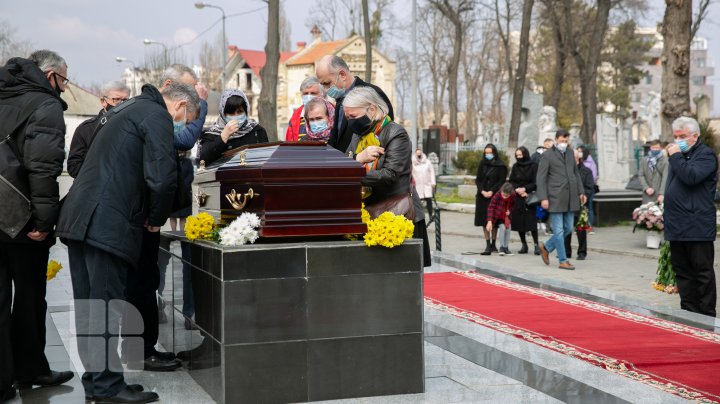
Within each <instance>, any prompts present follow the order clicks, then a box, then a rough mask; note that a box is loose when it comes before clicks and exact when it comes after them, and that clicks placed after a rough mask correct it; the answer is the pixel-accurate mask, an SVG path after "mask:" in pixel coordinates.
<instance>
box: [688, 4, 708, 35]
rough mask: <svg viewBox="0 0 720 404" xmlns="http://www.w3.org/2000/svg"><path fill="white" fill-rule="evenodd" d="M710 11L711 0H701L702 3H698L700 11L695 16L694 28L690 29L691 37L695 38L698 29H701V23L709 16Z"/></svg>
mask: <svg viewBox="0 0 720 404" xmlns="http://www.w3.org/2000/svg"><path fill="white" fill-rule="evenodd" d="M709 11H710V0H700V3H698V12H697V14H696V15H695V18H693V20H694V21H693V23H692V29H691V31H690V38H691V39H692V38H695V34H697V32H698V30H699V29H700V24H702V22H703V20H704V19H705V17H707V15H708V12H709Z"/></svg>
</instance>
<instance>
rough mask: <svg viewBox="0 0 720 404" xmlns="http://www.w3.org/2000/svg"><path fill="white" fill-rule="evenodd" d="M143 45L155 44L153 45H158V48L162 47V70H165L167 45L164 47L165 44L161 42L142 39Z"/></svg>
mask: <svg viewBox="0 0 720 404" xmlns="http://www.w3.org/2000/svg"><path fill="white" fill-rule="evenodd" d="M143 43H144V44H145V45H152V44H155V45H160V46H162V47H163V55H164V56H163V68H166V67H167V66H168V48H167V45H165V44H164V43H162V42H159V41H154V40H152V39H147V38H145V39H143Z"/></svg>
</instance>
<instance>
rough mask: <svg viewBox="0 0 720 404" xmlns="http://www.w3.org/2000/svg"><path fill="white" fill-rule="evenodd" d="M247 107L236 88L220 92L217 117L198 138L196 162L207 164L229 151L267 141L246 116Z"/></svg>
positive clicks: (244, 98) (240, 92)
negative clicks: (218, 114)
mask: <svg viewBox="0 0 720 404" xmlns="http://www.w3.org/2000/svg"><path fill="white" fill-rule="evenodd" d="M248 105H250V104H249V103H248V99H247V97H246V96H245V93H244V92H242V91H240V90H237V89H230V90H225V91H224V92H223V94H222V97H221V98H220V116H218V119H217V120H216V121H215V124H213V125H212V126H211V127H210V129H208V130H207V131H205V133H203V135H202V137H201V138H200V149H199V152H198V160H200V161H204V162H205V165H210V164H212V162H213V161H215V160H217V159H218V158H220V156H222V154H223V153H225V152H226V151H228V150H231V149H236V148H238V147H240V146H245V145H249V144H257V143H267V142H268V137H267V132H266V131H265V129H264V128H263V127H262V126H260V124H258V123H257V122H256V121H255V120H254V119H252V118H249V117H248V115H247V113H248Z"/></svg>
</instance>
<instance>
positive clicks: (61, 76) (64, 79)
mask: <svg viewBox="0 0 720 404" xmlns="http://www.w3.org/2000/svg"><path fill="white" fill-rule="evenodd" d="M52 73H53V74H54V75H56V76H60V78H61V79H62V80H61V81H60V82H61V83H62V84H63V85H64V86H66V85H67V83H69V82H70V79H69V78H67V77H65V76H63V75H62V74H60V73H58V72H52Z"/></svg>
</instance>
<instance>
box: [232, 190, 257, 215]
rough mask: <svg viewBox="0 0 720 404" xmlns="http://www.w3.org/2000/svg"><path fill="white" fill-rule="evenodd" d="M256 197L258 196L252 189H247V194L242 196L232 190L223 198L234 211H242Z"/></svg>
mask: <svg viewBox="0 0 720 404" xmlns="http://www.w3.org/2000/svg"><path fill="white" fill-rule="evenodd" d="M256 196H260V194H258V193H255V192H254V191H253V189H252V188H250V189H248V191H247V193H244V194H238V193H237V191H235V189H232V190H231V191H230V193H229V194H225V198H227V200H228V202H230V205H232V207H233V208H235V209H236V210H243V209H244V208H245V205H247V203H248V202H250V200H251V199H252V198H254V197H256Z"/></svg>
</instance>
